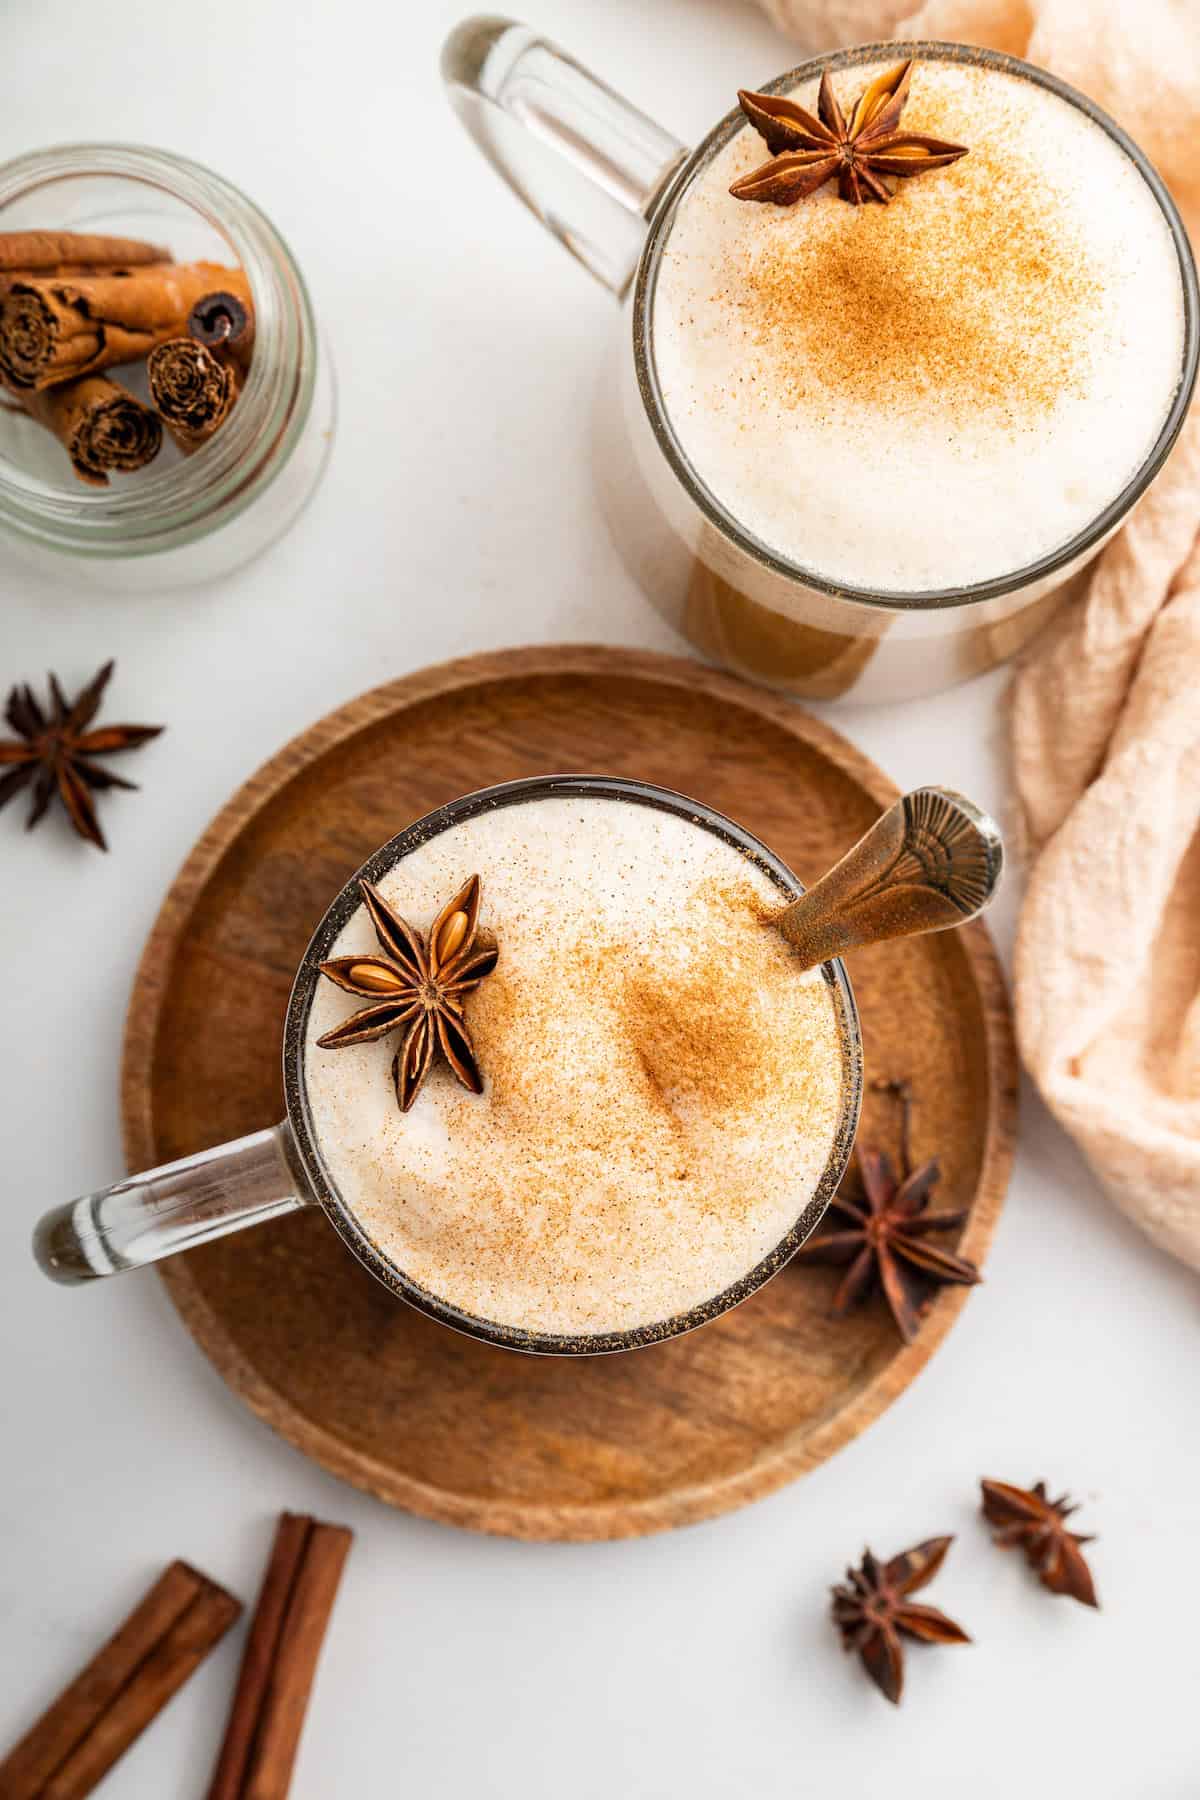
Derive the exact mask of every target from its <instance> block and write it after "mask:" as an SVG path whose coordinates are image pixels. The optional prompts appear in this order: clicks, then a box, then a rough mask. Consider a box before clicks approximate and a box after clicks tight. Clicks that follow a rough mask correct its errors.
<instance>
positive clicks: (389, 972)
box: [317, 875, 500, 1112]
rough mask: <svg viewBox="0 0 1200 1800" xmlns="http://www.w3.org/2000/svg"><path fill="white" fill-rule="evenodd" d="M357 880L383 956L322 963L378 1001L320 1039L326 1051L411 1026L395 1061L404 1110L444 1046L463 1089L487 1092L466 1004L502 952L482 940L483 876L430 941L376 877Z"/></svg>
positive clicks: (326, 971) (448, 908)
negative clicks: (391, 902) (394, 908)
mask: <svg viewBox="0 0 1200 1800" xmlns="http://www.w3.org/2000/svg"><path fill="white" fill-rule="evenodd" d="M358 885H359V887H360V888H361V890H362V897H363V904H364V905H365V906H366V909H367V911H368V913H369V914H370V915H371V923H372V925H373V926H374V927H375V936H376V937H377V938H378V939H379V942H380V945H381V946H382V949H383V955H382V956H337V957H334V959H333V960H332V961H331V962H323V963H322V964H321V973H322V975H328V977H329V979H330V981H335V982H336V983H337V985H338V987H340V988H344V989H345V991H346V992H347V993H348V994H357V995H358V996H359V997H360V999H363V1000H370V1001H371V1002H372V1004H371V1005H370V1006H366V1007H363V1009H362V1010H361V1011H360V1012H356V1013H352V1014H351V1016H350V1017H349V1018H348V1019H346V1020H344V1021H343V1023H342V1024H341V1025H337V1026H335V1027H334V1029H333V1030H332V1031H327V1032H326V1033H325V1035H324V1037H321V1038H318V1039H317V1042H318V1044H320V1046H321V1047H322V1049H325V1050H341V1049H343V1048H344V1047H345V1046H346V1045H347V1044H369V1043H370V1042H371V1041H372V1039H374V1038H379V1037H383V1036H384V1035H385V1034H386V1033H387V1032H389V1031H395V1030H397V1029H398V1027H400V1026H402V1025H403V1026H407V1030H406V1031H405V1033H404V1038H403V1041H402V1042H401V1045H400V1048H399V1050H397V1052H396V1055H395V1059H394V1060H393V1062H392V1080H393V1081H394V1082H395V1084H396V1098H397V1100H398V1101H399V1102H400V1110H401V1112H407V1111H408V1109H409V1107H410V1106H411V1105H412V1103H413V1101H414V1100H415V1099H416V1097H417V1095H418V1094H419V1093H420V1091H421V1084H422V1083H423V1082H424V1080H425V1077H426V1075H428V1073H429V1070H430V1067H431V1066H432V1063H433V1059H434V1056H435V1055H436V1053H437V1052H438V1051H439V1050H440V1051H441V1053H442V1055H443V1056H444V1057H445V1059H446V1061H447V1062H448V1063H449V1065H450V1067H451V1068H452V1069H453V1071H454V1073H455V1074H456V1075H457V1076H458V1079H459V1080H460V1081H461V1082H462V1084H463V1086H464V1087H465V1088H469V1089H470V1091H471V1092H472V1093H473V1094H480V1093H482V1092H483V1078H482V1077H481V1075H480V1073H479V1066H478V1064H477V1063H476V1061H475V1050H474V1047H473V1045H472V1043H471V1034H470V1032H469V1031H468V1030H467V1027H466V1024H465V1022H464V1020H463V1008H462V1003H463V996H464V995H465V994H468V993H470V991H471V989H472V988H477V987H478V986H479V983H480V982H481V981H482V980H483V979H484V977H485V976H487V975H490V974H491V972H492V970H493V969H494V968H495V966H496V962H497V959H498V957H499V954H500V952H499V950H498V949H497V947H496V946H495V944H492V943H477V942H476V938H477V935H478V923H479V897H480V882H479V877H478V875H472V877H471V879H470V880H469V881H468V882H467V883H466V885H465V886H464V887H462V888H461V889H460V890H459V892H458V893H457V894H455V896H454V898H453V900H450V901H448V902H447V904H446V905H445V906H444V907H443V908H442V910H441V912H440V913H439V914H438V916H437V918H436V919H435V920H434V921H433V924H432V926H431V927H430V930H429V935H428V937H427V938H426V937H423V936H422V934H421V933H420V932H419V931H416V930H414V929H413V927H412V926H411V925H406V924H405V922H404V920H403V919H402V918H400V916H399V915H398V914H397V913H394V912H393V911H392V909H391V907H390V906H389V905H388V903H387V901H386V900H385V899H384V898H383V896H382V894H380V892H379V890H378V889H377V888H375V887H372V885H371V883H370V882H369V881H360V882H359V884H358Z"/></svg>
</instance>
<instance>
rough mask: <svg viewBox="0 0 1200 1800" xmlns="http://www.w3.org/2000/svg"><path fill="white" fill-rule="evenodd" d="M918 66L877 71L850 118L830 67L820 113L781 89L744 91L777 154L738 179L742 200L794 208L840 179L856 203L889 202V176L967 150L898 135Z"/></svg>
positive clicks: (953, 158)
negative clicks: (778, 91) (783, 95)
mask: <svg viewBox="0 0 1200 1800" xmlns="http://www.w3.org/2000/svg"><path fill="white" fill-rule="evenodd" d="M913 66H914V65H913V63H912V62H911V61H910V62H905V63H898V64H897V65H896V67H895V68H894V69H888V70H887V71H886V73H885V74H883V75H877V76H876V78H875V80H874V81H873V82H872V83H871V85H870V86H869V87H868V88H866V89H865V90H864V92H863V93H862V94H860V95H859V97H858V99H857V100H856V101H855V103H854V105H853V106H852V107H851V109H850V117H849V118H848V119H847V117H846V115H845V113H844V112H843V111H842V109H841V106H840V105H839V103H838V97H837V95H836V94H835V93H834V91H833V82H832V81H831V80H830V78H829V70H828V69H826V70H825V73H824V74H823V75H822V76H821V88H820V93H819V95H818V98H817V111H818V114H819V115H820V116H819V117H818V118H815V119H814V117H813V115H812V114H811V113H810V112H809V111H808V110H807V109H806V108H805V107H803V106H799V105H798V104H797V103H796V101H795V100H784V99H782V98H780V96H779V95H777V94H756V93H750V92H748V91H747V90H746V89H745V88H741V89H739V91H738V101H739V102H740V104H741V108H742V111H743V112H744V113H745V115H746V117H747V119H749V121H750V123H751V125H753V127H754V129H755V131H757V132H758V133H759V134H760V135H761V136H762V137H764V138H765V139H766V143H767V149H768V150H769V151H770V152H771V160H770V162H765V163H762V164H761V165H760V166H759V167H758V168H757V169H752V170H751V171H750V173H749V174H748V175H743V176H742V178H741V180H740V181H735V182H734V184H733V186H732V187H731V188H730V190H729V191H730V193H731V194H732V195H733V196H734V198H735V199H736V200H762V201H766V202H768V203H770V204H771V205H774V206H793V205H794V204H795V203H796V201H797V200H806V199H807V198H808V196H809V195H810V194H815V193H816V191H817V189H818V188H821V187H824V186H825V183H826V182H827V181H832V180H833V178H834V177H835V176H836V177H837V184H838V193H839V194H840V195H841V197H842V199H843V200H848V201H849V202H850V204H851V205H852V206H864V205H867V204H869V203H871V202H877V203H878V204H880V205H881V206H886V205H887V203H888V201H889V200H890V199H891V197H892V196H891V192H890V191H889V189H888V187H887V185H886V183H885V182H884V181H883V179H882V177H883V176H885V175H894V176H899V177H901V178H903V179H907V178H908V177H909V176H911V175H924V174H925V173H926V172H927V170H929V169H941V168H944V167H945V166H946V164H947V163H953V162H957V161H958V159H959V157H960V156H965V155H966V154H967V151H966V148H965V147H964V146H963V145H962V144H947V143H943V142H942V140H941V139H940V138H932V137H923V136H921V134H920V133H918V132H912V131H906V132H898V131H897V130H896V127H897V125H898V124H899V122H900V114H901V113H902V112H903V111H904V105H905V102H906V101H907V99H908V90H909V85H910V83H911V81H912V72H913Z"/></svg>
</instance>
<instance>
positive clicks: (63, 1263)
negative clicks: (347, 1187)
mask: <svg viewBox="0 0 1200 1800" xmlns="http://www.w3.org/2000/svg"><path fill="white" fill-rule="evenodd" d="M290 1143H291V1132H290V1131H289V1130H288V1127H287V1126H286V1125H276V1126H275V1127H274V1128H273V1129H272V1130H270V1131H256V1132H254V1133H253V1134H252V1135H251V1136H250V1137H244V1138H238V1139H237V1140H236V1141H235V1142H234V1143H232V1144H220V1145H218V1146H217V1148H216V1149H215V1150H202V1151H200V1153H199V1155H197V1156H184V1157H181V1158H180V1160H179V1161H178V1162H173V1163H164V1164H163V1165H162V1167H161V1168H159V1169H147V1170H146V1172H145V1174H144V1175H131V1176H129V1178H128V1179H127V1180H126V1181H118V1182H117V1184H116V1186H115V1187H110V1188H101V1189H99V1190H98V1191H97V1192H96V1193H94V1194H83V1195H82V1196H81V1197H80V1198H79V1199H78V1200H69V1201H68V1202H67V1204H66V1205H65V1206H56V1207H55V1209H54V1211H53V1212H48V1213H47V1214H46V1216H45V1218H44V1219H42V1220H40V1221H39V1223H38V1225H37V1228H36V1229H35V1231H34V1234H33V1253H34V1255H35V1256H36V1258H37V1260H38V1263H39V1265H40V1267H41V1268H42V1269H43V1271H44V1272H45V1273H46V1274H47V1275H49V1277H50V1279H51V1280H52V1281H61V1282H63V1283H65V1284H66V1285H68V1286H74V1285H76V1284H77V1283H79V1282H82V1281H95V1280H96V1279H97V1278H98V1277H99V1276H101V1275H119V1274H120V1273H121V1272H122V1270H124V1269H140V1268H141V1267H142V1266H143V1265H144V1264H146V1263H152V1262H158V1261H160V1259H161V1258H162V1257H164V1256H173V1255H174V1254H175V1252H176V1251H177V1250H190V1249H192V1248H193V1247H194V1246H195V1245H196V1244H206V1243H208V1242H209V1241H210V1240H211V1239H212V1238H219V1237H224V1236H226V1234H227V1233H228V1232H231V1231H241V1230H242V1229H243V1227H244V1226H246V1225H258V1224H260V1223H261V1222H262V1221H263V1220H264V1219H275V1218H278V1217H279V1215H280V1214H281V1213H289V1212H294V1211H295V1210H296V1208H297V1207H299V1206H310V1205H313V1204H315V1203H314V1201H313V1200H312V1198H311V1196H310V1195H309V1193H308V1191H307V1189H306V1187H305V1185H304V1182H303V1179H302V1177H301V1176H300V1175H299V1174H297V1172H296V1170H295V1168H294V1167H293V1163H292V1160H291V1158H290V1156H289V1154H288V1151H289V1146H290Z"/></svg>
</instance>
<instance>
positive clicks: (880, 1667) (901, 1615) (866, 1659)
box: [830, 1537, 971, 1705]
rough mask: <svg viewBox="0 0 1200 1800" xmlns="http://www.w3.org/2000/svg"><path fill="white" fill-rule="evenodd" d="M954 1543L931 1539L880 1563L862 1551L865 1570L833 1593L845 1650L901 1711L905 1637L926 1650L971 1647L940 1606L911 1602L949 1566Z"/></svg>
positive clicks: (834, 1614)
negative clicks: (931, 1646) (916, 1640)
mask: <svg viewBox="0 0 1200 1800" xmlns="http://www.w3.org/2000/svg"><path fill="white" fill-rule="evenodd" d="M953 1542H954V1539H953V1538H952V1537H940V1538H928V1539H927V1540H926V1541H925V1543H923V1544H918V1545H917V1547H916V1548H915V1550H905V1551H903V1552H902V1553H901V1554H900V1555H899V1556H893V1557H892V1559H891V1561H890V1562H886V1563H881V1562H879V1561H878V1560H877V1559H876V1558H875V1557H874V1556H872V1555H871V1552H870V1551H869V1550H864V1551H863V1559H862V1567H861V1568H858V1569H847V1570H846V1582H847V1585H846V1586H844V1587H843V1586H838V1587H835V1588H834V1589H833V1590H832V1591H833V1605H832V1607H831V1608H830V1612H831V1614H832V1617H833V1622H834V1624H835V1625H836V1626H837V1628H838V1630H839V1632H840V1633H841V1637H842V1649H843V1650H857V1651H858V1654H859V1656H860V1657H861V1658H862V1665H863V1668H864V1669H865V1670H866V1671H867V1674H868V1675H869V1676H870V1677H871V1680H872V1681H873V1682H874V1683H875V1685H876V1687H877V1688H879V1690H880V1691H881V1693H884V1694H886V1695H887V1698H888V1699H889V1700H890V1701H892V1703H893V1704H894V1705H899V1702H900V1695H901V1693H902V1691H903V1688H904V1645H903V1643H902V1642H901V1638H902V1637H911V1638H919V1639H920V1640H921V1642H922V1643H926V1644H969V1643H970V1641H971V1640H970V1638H969V1637H968V1636H967V1634H966V1632H965V1631H964V1630H963V1628H962V1626H961V1625H956V1624H955V1623H954V1620H953V1619H948V1618H947V1617H946V1615H945V1613H943V1612H939V1611H938V1609H937V1608H936V1606H921V1605H918V1604H916V1603H914V1602H913V1601H911V1600H910V1599H909V1598H908V1596H909V1595H910V1594H913V1593H915V1592H916V1591H917V1589H918V1588H923V1587H924V1586H925V1584H926V1582H929V1581H932V1580H933V1578H934V1576H935V1575H936V1574H937V1572H938V1570H939V1569H940V1568H941V1566H942V1564H943V1563H944V1562H945V1560H946V1552H947V1550H949V1548H950V1546H951V1544H952V1543H953Z"/></svg>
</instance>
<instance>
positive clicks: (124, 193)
mask: <svg viewBox="0 0 1200 1800" xmlns="http://www.w3.org/2000/svg"><path fill="white" fill-rule="evenodd" d="M35 230H36V231H88V232H102V233H106V234H112V235H120V236H124V237H137V238H144V239H149V240H151V241H153V242H156V243H163V244H165V245H167V246H169V248H170V250H171V254H172V256H173V257H174V258H175V260H176V261H178V262H200V261H207V262H214V263H225V264H230V263H234V264H237V265H239V266H240V267H241V269H242V271H243V272H244V274H245V276H246V279H247V281H248V283H249V287H250V292H251V296H252V298H253V302H254V325H255V336H254V352H253V356H252V357H251V360H250V365H249V369H248V372H247V375H246V380H245V385H244V387H243V389H242V391H241V394H240V396H239V398H238V402H237V404H236V406H235V407H234V408H233V410H232V412H231V413H230V415H229V417H228V419H227V420H226V422H225V423H224V425H223V426H222V427H221V429H220V430H219V431H218V432H216V433H215V434H214V436H213V437H212V438H211V439H210V441H209V442H208V443H207V444H205V445H204V446H203V448H202V449H200V450H199V451H198V452H197V453H196V454H195V455H193V456H189V457H185V456H183V455H182V454H181V453H179V452H178V451H177V450H176V449H175V448H174V446H173V445H170V444H169V443H164V448H163V450H162V452H161V453H160V455H159V457H158V458H157V459H156V460H155V462H154V464H153V465H152V466H150V467H148V468H147V469H145V470H140V471H138V473H137V474H136V475H134V476H121V477H118V478H117V479H116V480H114V481H113V482H112V483H111V484H110V485H109V486H107V487H97V488H89V487H85V486H83V485H81V484H79V483H77V482H74V481H73V478H72V475H71V472H70V468H69V465H68V463H67V460H66V457H65V455H64V453H63V451H62V448H61V446H60V445H58V444H57V443H56V442H55V441H54V439H53V437H52V436H51V435H50V434H49V433H48V432H45V431H44V430H43V429H42V427H41V426H39V425H37V424H36V423H35V422H33V421H32V420H30V419H29V418H28V417H27V416H26V415H25V414H24V413H23V412H22V411H21V410H20V409H19V408H13V407H9V408H3V409H0V556H3V557H6V558H7V557H13V556H15V557H19V558H21V559H22V560H25V561H26V562H28V563H32V564H34V565H35V566H37V567H38V568H39V569H43V570H49V571H50V572H52V573H54V574H57V575H59V576H62V577H65V578H67V579H70V580H71V581H73V582H76V583H78V582H80V581H81V580H86V581H88V582H93V583H97V584H99V585H101V586H104V587H109V588H120V589H122V590H128V589H130V588H138V589H147V588H158V587H170V586H178V585H181V584H182V583H184V582H192V581H207V580H210V579H212V578H213V577H214V576H218V575H223V574H226V573H228V572H229V571H230V570H231V569H233V568H236V567H238V566H240V565H241V564H242V563H245V562H247V561H249V560H250V558H251V557H253V556H256V555H257V554H258V553H259V552H260V551H261V550H264V549H266V547H267V546H268V545H269V544H271V543H273V542H274V541H275V540H276V539H277V538H278V537H280V536H281V535H282V534H283V533H284V532H285V531H286V530H287V529H288V527H289V526H290V525H291V524H292V523H293V522H294V520H295V519H296V518H297V517H298V515H299V513H300V512H301V510H302V509H303V507H304V505H305V503H306V502H307V500H308V499H309V497H310V496H311V494H312V493H313V491H314V489H315V488H316V485H317V483H318V481H319V480H320V478H321V475H322V473H323V471H324V468H325V464H326V462H327V460H328V457H329V452H330V448H331V445H332V442H333V431H334V418H335V386H334V377H333V370H332V367H331V364H330V359H329V354H328V351H327V349H326V347H325V345H324V343H323V342H321V341H320V337H319V334H318V331H317V327H316V322H315V319H314V317H313V310H312V305H311V302H310V300H309V296H308V290H307V288H306V286H305V283H304V278H303V276H302V275H301V273H300V270H299V269H298V268H297V266H296V263H295V261H294V259H293V257H292V254H291V251H290V250H289V249H288V247H287V245H286V243H285V242H284V241H283V239H282V238H281V237H280V235H279V233H278V232H277V231H276V230H275V227H274V226H273V225H272V224H271V222H270V220H269V219H267V218H266V217H265V216H264V215H263V214H262V213H261V212H260V211H259V210H258V208H257V207H256V206H255V205H254V204H253V202H252V201H250V200H248V199H247V198H246V196H245V195H244V194H242V193H240V192H239V190H238V189H237V188H235V187H234V186H233V185H232V184H231V183H230V182H228V181H226V180H224V179H223V177H221V176H219V175H215V174H213V172H212V171H211V170H209V169H205V168H202V167H201V166H200V165H199V164H198V163H193V162H189V161H187V160H186V159H185V158H183V157H179V156H173V155H171V154H169V153H167V152H165V151H161V150H151V149H144V148H141V147H139V146H131V145H122V144H67V145H61V146H59V147H57V148H54V149H50V150H41V151H36V152H34V153H33V154H31V155H28V156H23V157H19V158H17V159H16V160H15V161H13V162H8V163H5V164H3V165H2V166H0V231H35ZM117 373H118V374H119V375H121V376H122V378H123V377H124V371H122V370H118V371H117Z"/></svg>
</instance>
